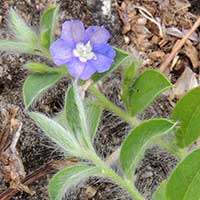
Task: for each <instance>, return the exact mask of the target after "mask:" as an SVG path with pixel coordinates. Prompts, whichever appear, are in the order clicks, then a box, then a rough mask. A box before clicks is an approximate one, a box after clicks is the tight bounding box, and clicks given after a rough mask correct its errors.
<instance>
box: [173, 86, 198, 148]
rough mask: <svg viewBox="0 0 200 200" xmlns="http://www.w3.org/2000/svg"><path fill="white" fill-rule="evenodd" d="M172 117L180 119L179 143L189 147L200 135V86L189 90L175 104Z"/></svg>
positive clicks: (177, 134)
mask: <svg viewBox="0 0 200 200" xmlns="http://www.w3.org/2000/svg"><path fill="white" fill-rule="evenodd" d="M172 119H175V120H178V121H179V122H180V123H181V124H180V128H179V129H178V130H177V132H176V140H177V145H178V146H179V147H181V148H184V147H187V146H188V145H190V144H192V143H193V142H194V141H195V140H197V139H198V138H199V136H200V123H199V119H200V87H197V88H194V89H193V90H191V91H190V92H188V93H187V94H186V95H185V96H184V97H183V98H182V99H181V100H180V101H179V102H178V103H177V104H176V106H175V108H174V110H173V113H172Z"/></svg>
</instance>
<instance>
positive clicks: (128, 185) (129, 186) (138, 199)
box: [87, 152, 144, 200]
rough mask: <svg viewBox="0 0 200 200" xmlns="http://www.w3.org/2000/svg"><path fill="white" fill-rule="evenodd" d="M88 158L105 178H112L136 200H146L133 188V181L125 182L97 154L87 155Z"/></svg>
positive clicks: (90, 153)
mask: <svg viewBox="0 0 200 200" xmlns="http://www.w3.org/2000/svg"><path fill="white" fill-rule="evenodd" d="M87 157H88V158H89V159H90V160H91V161H92V162H93V163H94V164H95V165H96V166H97V167H98V168H99V169H100V170H101V174H102V175H103V176H104V177H109V178H111V179H112V180H113V181H114V182H116V183H117V184H119V185H120V186H121V187H122V188H124V189H125V190H127V191H128V193H129V194H130V195H131V196H132V197H133V198H134V199H135V200H144V198H143V197H142V195H141V194H140V193H139V192H138V191H137V189H136V188H135V187H134V186H133V183H132V182H131V181H128V180H125V179H123V178H122V177H120V176H119V175H118V174H117V173H116V172H115V171H113V170H112V169H111V168H110V167H109V166H108V165H107V164H106V163H105V162H104V161H102V160H101V159H100V158H99V157H98V156H97V155H96V153H95V152H89V153H87Z"/></svg>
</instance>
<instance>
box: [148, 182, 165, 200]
mask: <svg viewBox="0 0 200 200" xmlns="http://www.w3.org/2000/svg"><path fill="white" fill-rule="evenodd" d="M166 186H167V182H166V181H163V182H162V183H161V184H160V186H159V187H158V189H157V190H156V191H155V192H154V194H153V197H152V199H151V200H167V196H166Z"/></svg>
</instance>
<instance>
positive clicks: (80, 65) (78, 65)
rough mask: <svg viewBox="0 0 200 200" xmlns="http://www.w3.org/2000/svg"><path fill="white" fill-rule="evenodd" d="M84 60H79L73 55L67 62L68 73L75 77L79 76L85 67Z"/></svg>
mask: <svg viewBox="0 0 200 200" xmlns="http://www.w3.org/2000/svg"><path fill="white" fill-rule="evenodd" d="M85 64H86V63H84V62H81V61H80V60H79V59H78V58H76V57H73V58H72V59H71V60H70V61H69V62H68V63H67V68H68V71H69V73H70V74H71V75H72V76H73V77H76V78H80V76H81V74H82V73H83V71H84V68H85Z"/></svg>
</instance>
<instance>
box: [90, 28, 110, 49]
mask: <svg viewBox="0 0 200 200" xmlns="http://www.w3.org/2000/svg"><path fill="white" fill-rule="evenodd" d="M86 38H87V40H88V41H90V42H91V43H92V44H93V45H99V44H102V43H104V44H105V43H106V42H107V41H108V39H109V38H110V33H109V32H108V30H106V29H105V28H104V27H102V26H90V27H89V28H88V29H87V30H86Z"/></svg>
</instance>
